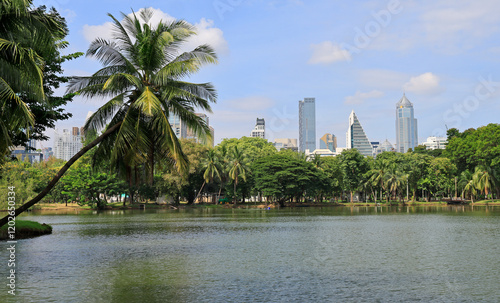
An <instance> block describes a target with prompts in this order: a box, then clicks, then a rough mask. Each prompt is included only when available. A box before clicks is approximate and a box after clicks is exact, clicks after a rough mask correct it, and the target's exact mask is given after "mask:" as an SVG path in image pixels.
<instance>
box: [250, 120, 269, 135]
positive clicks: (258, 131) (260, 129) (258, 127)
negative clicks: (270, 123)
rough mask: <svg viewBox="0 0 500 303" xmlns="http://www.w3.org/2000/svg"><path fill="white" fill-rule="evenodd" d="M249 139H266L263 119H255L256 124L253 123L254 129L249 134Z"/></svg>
mask: <svg viewBox="0 0 500 303" xmlns="http://www.w3.org/2000/svg"><path fill="white" fill-rule="evenodd" d="M250 137H253V138H262V139H265V138H266V121H264V118H262V119H259V118H257V122H256V123H255V128H254V129H253V130H252V132H251V133H250Z"/></svg>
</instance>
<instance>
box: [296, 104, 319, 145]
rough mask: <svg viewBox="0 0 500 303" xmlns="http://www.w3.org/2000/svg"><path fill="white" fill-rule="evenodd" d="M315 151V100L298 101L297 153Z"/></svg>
mask: <svg viewBox="0 0 500 303" xmlns="http://www.w3.org/2000/svg"><path fill="white" fill-rule="evenodd" d="M306 149H308V150H315V149H316V99H315V98H304V100H301V101H299V151H301V152H305V151H306Z"/></svg>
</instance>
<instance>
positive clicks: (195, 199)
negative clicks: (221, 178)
mask: <svg viewBox="0 0 500 303" xmlns="http://www.w3.org/2000/svg"><path fill="white" fill-rule="evenodd" d="M205 183H206V182H205V181H203V184H202V185H201V188H200V191H198V194H197V195H196V198H194V203H196V201H198V198H199V197H200V194H201V192H202V191H203V187H205Z"/></svg>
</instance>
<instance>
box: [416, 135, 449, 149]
mask: <svg viewBox="0 0 500 303" xmlns="http://www.w3.org/2000/svg"><path fill="white" fill-rule="evenodd" d="M422 144H423V145H425V147H426V149H445V148H446V144H448V140H447V138H446V137H428V138H427V141H426V142H424V143H422Z"/></svg>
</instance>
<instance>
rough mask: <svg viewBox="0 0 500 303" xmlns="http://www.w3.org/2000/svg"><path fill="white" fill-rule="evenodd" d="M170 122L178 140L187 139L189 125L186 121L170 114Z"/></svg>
mask: <svg viewBox="0 0 500 303" xmlns="http://www.w3.org/2000/svg"><path fill="white" fill-rule="evenodd" d="M168 122H169V123H170V126H171V127H172V130H173V131H174V133H175V135H176V136H177V138H179V139H180V138H187V125H186V123H185V122H184V120H182V119H181V117H179V116H178V115H176V114H173V113H170V115H169V117H168Z"/></svg>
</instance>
